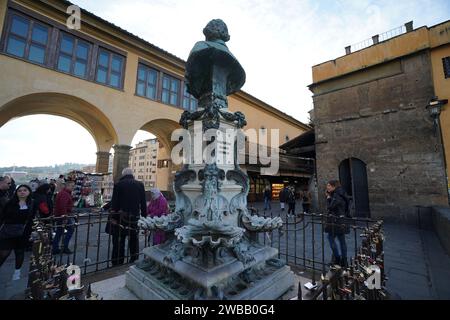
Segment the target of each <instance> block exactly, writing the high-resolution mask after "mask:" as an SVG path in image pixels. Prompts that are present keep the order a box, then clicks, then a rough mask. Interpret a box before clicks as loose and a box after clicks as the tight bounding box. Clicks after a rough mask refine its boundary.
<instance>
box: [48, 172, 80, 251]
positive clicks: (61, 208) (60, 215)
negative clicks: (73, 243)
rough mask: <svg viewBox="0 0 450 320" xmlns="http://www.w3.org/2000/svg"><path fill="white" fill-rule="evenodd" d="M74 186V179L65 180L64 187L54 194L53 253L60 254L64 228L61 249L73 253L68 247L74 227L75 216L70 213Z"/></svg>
mask: <svg viewBox="0 0 450 320" xmlns="http://www.w3.org/2000/svg"><path fill="white" fill-rule="evenodd" d="M74 186H75V181H71V180H69V181H66V182H65V186H64V188H63V189H62V190H61V191H60V192H59V193H58V194H57V195H56V200H55V210H54V216H55V218H56V219H55V226H56V232H55V238H54V239H53V251H52V252H53V254H60V253H61V250H60V247H59V245H60V241H61V237H62V235H63V234H64V229H65V230H67V232H66V234H65V235H64V240H63V250H62V252H63V253H65V254H71V253H73V252H72V251H71V250H70V249H69V242H70V239H71V238H72V234H73V232H74V229H75V218H74V217H73V215H72V209H73V199H72V191H73V188H74Z"/></svg>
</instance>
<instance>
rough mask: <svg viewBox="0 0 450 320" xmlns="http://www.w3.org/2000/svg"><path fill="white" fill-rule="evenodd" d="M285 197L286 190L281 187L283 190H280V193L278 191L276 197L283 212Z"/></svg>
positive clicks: (286, 194)
mask: <svg viewBox="0 0 450 320" xmlns="http://www.w3.org/2000/svg"><path fill="white" fill-rule="evenodd" d="M287 196H288V189H287V188H286V187H283V189H281V191H280V194H279V195H278V197H279V198H280V206H281V211H284V206H285V204H286V201H287Z"/></svg>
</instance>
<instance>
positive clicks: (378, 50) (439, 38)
mask: <svg viewBox="0 0 450 320" xmlns="http://www.w3.org/2000/svg"><path fill="white" fill-rule="evenodd" d="M449 28H450V21H446V22H443V23H441V24H439V25H436V26H433V27H431V28H427V27H421V28H418V29H416V30H413V31H411V32H408V33H405V34H402V35H400V36H397V37H394V38H392V39H389V40H387V41H383V42H381V43H379V44H377V45H373V46H370V47H368V48H365V49H363V50H360V51H356V52H353V53H351V54H348V55H345V56H342V57H339V58H337V59H335V60H332V61H327V62H324V63H321V64H318V65H316V66H313V67H312V76H313V84H315V83H318V82H321V81H325V80H329V79H332V78H335V77H339V76H342V75H345V74H348V73H351V72H354V71H357V70H361V69H365V68H367V67H370V66H374V65H377V64H380V63H385V62H387V61H390V60H393V59H396V58H398V57H401V56H405V55H408V54H412V53H414V52H417V51H420V50H423V49H427V48H434V47H437V46H439V45H442V44H444V43H448V38H447V36H446V34H442V30H445V29H447V30H448V29H449ZM447 32H448V31H447Z"/></svg>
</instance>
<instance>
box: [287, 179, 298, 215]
mask: <svg viewBox="0 0 450 320" xmlns="http://www.w3.org/2000/svg"><path fill="white" fill-rule="evenodd" d="M295 200H296V199H295V190H294V187H293V186H290V187H289V189H288V196H287V201H288V206H289V207H288V217H291V216H295Z"/></svg>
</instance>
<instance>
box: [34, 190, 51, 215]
mask: <svg viewBox="0 0 450 320" xmlns="http://www.w3.org/2000/svg"><path fill="white" fill-rule="evenodd" d="M50 193H51V188H50V184H48V183H44V184H42V185H40V186H39V187H38V188H37V189H36V191H35V192H34V193H33V199H34V202H35V204H36V206H37V214H38V217H39V218H48V217H50V215H51V214H52V210H53V203H52V200H51V195H50Z"/></svg>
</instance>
